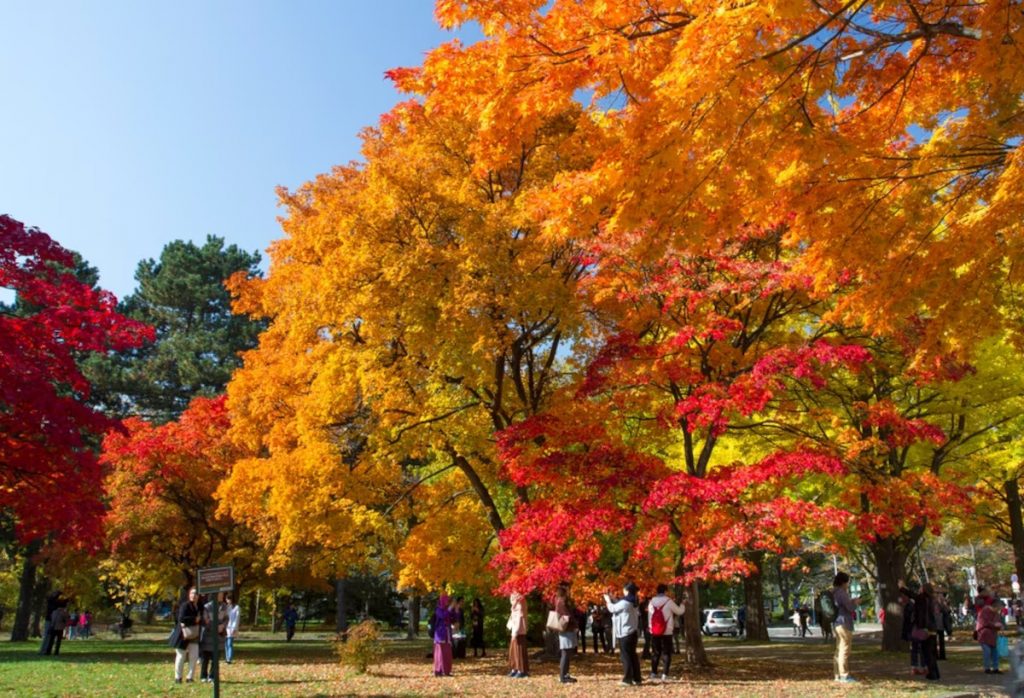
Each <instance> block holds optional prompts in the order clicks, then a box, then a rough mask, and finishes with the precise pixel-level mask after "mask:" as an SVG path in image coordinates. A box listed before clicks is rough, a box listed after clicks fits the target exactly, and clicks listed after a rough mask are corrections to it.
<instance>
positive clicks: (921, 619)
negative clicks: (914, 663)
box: [899, 580, 942, 681]
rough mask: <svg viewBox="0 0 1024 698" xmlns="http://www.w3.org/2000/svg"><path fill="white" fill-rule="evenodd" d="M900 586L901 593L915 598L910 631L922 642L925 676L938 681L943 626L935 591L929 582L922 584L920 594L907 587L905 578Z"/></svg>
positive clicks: (912, 635)
mask: <svg viewBox="0 0 1024 698" xmlns="http://www.w3.org/2000/svg"><path fill="white" fill-rule="evenodd" d="M899 586H900V593H901V594H904V595H905V596H907V597H909V598H912V599H914V626H913V628H912V629H911V631H910V632H911V637H913V638H914V639H916V640H919V641H920V642H921V654H922V661H923V662H924V666H925V667H927V669H926V671H927V673H926V674H925V678H928V679H930V680H932V681H938V679H939V663H938V658H939V647H938V633H939V628H940V627H941V618H942V611H941V610H940V608H939V604H938V601H936V599H935V591H934V589H933V588H932V585H931V584H929V583H928V582H925V583H924V584H922V585H921V591H920V593H918V594H914V593H913V592H912V591H910V590H909V589H907V585H906V584H904V583H903V580H900V583H899Z"/></svg>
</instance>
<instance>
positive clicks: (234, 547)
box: [103, 397, 266, 589]
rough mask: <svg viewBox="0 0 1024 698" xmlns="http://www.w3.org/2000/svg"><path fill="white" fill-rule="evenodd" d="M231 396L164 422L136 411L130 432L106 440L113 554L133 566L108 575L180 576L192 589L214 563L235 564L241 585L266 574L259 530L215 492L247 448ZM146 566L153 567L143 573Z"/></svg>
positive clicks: (203, 402)
mask: <svg viewBox="0 0 1024 698" xmlns="http://www.w3.org/2000/svg"><path fill="white" fill-rule="evenodd" d="M224 402H225V399H224V398H223V397H220V398H195V399H194V400H193V401H192V403H191V404H190V405H189V407H188V409H187V410H186V411H185V412H184V413H183V414H182V415H181V417H180V418H179V419H178V420H176V421H173V422H168V423H166V424H163V425H155V424H152V423H150V422H146V421H144V420H142V419H139V418H137V417H131V418H129V419H127V420H126V421H125V427H126V429H127V433H121V432H112V433H110V434H109V435H108V436H107V438H106V439H105V440H104V443H103V462H104V463H105V464H106V466H107V468H108V474H107V476H106V479H105V482H104V486H105V489H106V491H107V492H108V496H109V500H110V501H109V511H108V512H107V514H106V519H105V525H106V533H107V536H108V539H109V545H110V554H111V556H112V557H111V559H112V560H113V561H115V562H117V563H119V564H120V567H121V571H122V572H125V573H126V574H125V576H124V577H120V576H117V572H118V569H117V566H116V565H115V568H113V569H110V570H108V575H107V576H108V577H109V578H110V580H111V581H112V582H116V583H118V584H121V585H122V586H123V585H124V584H127V583H131V584H132V585H134V586H141V585H147V584H148V585H151V584H153V583H154V582H156V581H157V580H158V579H159V578H160V577H163V578H164V579H165V580H171V579H174V578H175V577H176V578H177V579H178V581H179V582H180V587H181V588H182V589H187V588H188V586H189V585H191V584H192V583H193V580H194V575H195V571H196V569H198V568H200V567H206V566H209V565H212V564H230V565H233V566H234V568H235V575H236V582H237V584H238V585H239V586H243V585H245V584H247V583H250V582H252V581H253V580H256V579H261V578H262V577H263V573H264V571H265V569H266V554H265V552H264V551H263V549H262V548H261V546H260V545H259V544H258V542H257V538H256V536H255V534H254V533H253V532H252V531H251V530H249V529H248V528H247V527H246V526H244V525H242V524H241V523H239V522H238V521H237V520H235V519H232V518H231V517H230V516H229V515H225V514H223V513H221V512H220V511H219V502H218V500H217V498H216V496H215V494H216V492H217V488H218V486H219V485H220V483H221V482H222V481H223V480H224V479H225V478H227V477H228V475H229V473H230V470H231V467H232V465H233V464H234V463H235V462H236V461H237V460H239V459H240V458H242V457H244V456H245V455H247V454H246V452H245V451H244V450H243V449H240V448H239V447H237V446H235V445H233V444H232V443H231V442H230V441H229V439H228V429H229V427H230V421H229V417H228V414H227V410H226V408H225V406H224ZM139 567H141V568H142V569H143V570H145V571H146V572H147V575H144V576H139V575H138V571H139V569H138V568H139Z"/></svg>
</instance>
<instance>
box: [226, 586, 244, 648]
mask: <svg viewBox="0 0 1024 698" xmlns="http://www.w3.org/2000/svg"><path fill="white" fill-rule="evenodd" d="M227 604H228V627H227V629H226V635H227V636H226V637H225V638H224V661H226V662H227V663H228V664H230V663H231V662H232V661H233V660H234V658H235V637H236V636H237V635H238V621H239V616H240V615H241V613H240V612H239V610H238V604H237V603H235V596H234V594H228V595H227Z"/></svg>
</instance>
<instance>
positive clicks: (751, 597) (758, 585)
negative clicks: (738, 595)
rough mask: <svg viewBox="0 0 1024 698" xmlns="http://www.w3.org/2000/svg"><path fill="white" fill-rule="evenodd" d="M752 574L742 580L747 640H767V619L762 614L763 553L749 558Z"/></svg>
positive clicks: (763, 613)
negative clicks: (752, 567) (745, 606)
mask: <svg viewBox="0 0 1024 698" xmlns="http://www.w3.org/2000/svg"><path fill="white" fill-rule="evenodd" d="M750 562H751V563H752V564H753V565H754V572H752V573H751V574H750V575H748V576H746V577H744V578H743V596H744V599H745V602H746V604H747V638H748V639H750V640H767V639H768V618H767V616H765V612H764V567H763V566H764V553H755V554H753V555H751V556H750Z"/></svg>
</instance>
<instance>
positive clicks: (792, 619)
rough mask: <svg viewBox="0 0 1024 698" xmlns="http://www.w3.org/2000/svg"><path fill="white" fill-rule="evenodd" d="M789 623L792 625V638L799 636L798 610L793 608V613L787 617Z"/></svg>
mask: <svg viewBox="0 0 1024 698" xmlns="http://www.w3.org/2000/svg"><path fill="white" fill-rule="evenodd" d="M789 622H790V623H792V624H793V637H796V636H797V635H799V634H800V609H799V608H797V607H796V606H794V607H793V613H791V614H790V616H789Z"/></svg>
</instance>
